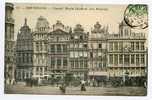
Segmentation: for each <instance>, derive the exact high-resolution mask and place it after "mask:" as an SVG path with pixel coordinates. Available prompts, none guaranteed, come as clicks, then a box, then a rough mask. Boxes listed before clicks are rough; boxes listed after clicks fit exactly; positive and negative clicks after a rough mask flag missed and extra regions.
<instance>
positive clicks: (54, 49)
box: [48, 20, 70, 79]
mask: <svg viewBox="0 0 152 100" xmlns="http://www.w3.org/2000/svg"><path fill="white" fill-rule="evenodd" d="M69 40H70V27H68V26H65V25H63V24H62V22H61V21H59V20H58V21H57V22H56V24H53V26H52V28H51V31H50V32H49V34H48V70H49V74H50V77H55V78H58V79H61V78H63V77H64V76H65V74H66V73H67V72H68V70H69V67H70V66H69V51H68V48H69Z"/></svg>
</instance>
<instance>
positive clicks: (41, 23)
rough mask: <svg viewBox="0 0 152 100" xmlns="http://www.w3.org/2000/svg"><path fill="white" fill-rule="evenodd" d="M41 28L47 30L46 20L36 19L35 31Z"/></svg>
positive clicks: (41, 17) (42, 18) (47, 23)
mask: <svg viewBox="0 0 152 100" xmlns="http://www.w3.org/2000/svg"><path fill="white" fill-rule="evenodd" d="M41 28H46V29H49V22H48V21H47V19H46V18H44V17H43V16H40V17H39V18H38V19H37V23H36V30H39V29H41Z"/></svg>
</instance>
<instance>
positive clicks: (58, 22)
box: [53, 20, 64, 30]
mask: <svg viewBox="0 0 152 100" xmlns="http://www.w3.org/2000/svg"><path fill="white" fill-rule="evenodd" d="M56 29H61V30H63V29H64V25H63V24H62V22H61V21H59V20H57V22H56V24H54V25H53V30H56Z"/></svg>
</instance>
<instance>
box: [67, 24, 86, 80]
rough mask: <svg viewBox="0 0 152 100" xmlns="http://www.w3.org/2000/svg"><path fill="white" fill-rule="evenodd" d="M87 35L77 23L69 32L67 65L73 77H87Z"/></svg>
mask: <svg viewBox="0 0 152 100" xmlns="http://www.w3.org/2000/svg"><path fill="white" fill-rule="evenodd" d="M88 36H89V34H88V33H86V32H84V29H83V27H82V26H81V25H80V24H77V25H76V26H75V28H74V29H73V32H72V33H71V34H70V47H69V53H70V57H69V62H70V64H69V66H70V72H71V73H72V74H73V76H74V77H79V78H80V79H85V80H86V79H87V74H88Z"/></svg>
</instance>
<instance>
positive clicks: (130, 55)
mask: <svg viewBox="0 0 152 100" xmlns="http://www.w3.org/2000/svg"><path fill="white" fill-rule="evenodd" d="M129 66H131V54H129Z"/></svg>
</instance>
